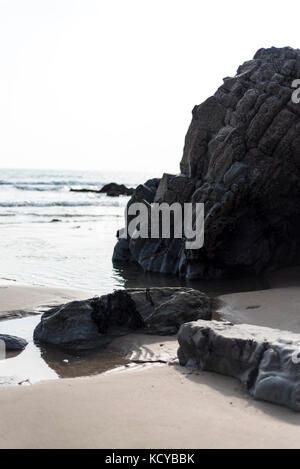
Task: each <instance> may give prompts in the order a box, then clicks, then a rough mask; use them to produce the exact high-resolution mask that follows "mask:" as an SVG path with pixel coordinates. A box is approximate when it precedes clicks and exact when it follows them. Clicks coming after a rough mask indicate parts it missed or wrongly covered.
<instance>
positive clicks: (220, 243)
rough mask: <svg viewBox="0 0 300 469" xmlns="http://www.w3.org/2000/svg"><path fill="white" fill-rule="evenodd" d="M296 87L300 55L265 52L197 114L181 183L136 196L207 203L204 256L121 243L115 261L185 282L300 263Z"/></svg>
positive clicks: (180, 243) (172, 243)
mask: <svg viewBox="0 0 300 469" xmlns="http://www.w3.org/2000/svg"><path fill="white" fill-rule="evenodd" d="M297 78H300V50H298V49H297V50H294V49H291V48H288V47H285V48H280V49H278V48H270V49H261V50H259V51H258V52H257V53H256V54H255V56H254V58H253V60H250V61H247V62H245V63H244V64H243V65H241V66H240V67H239V68H238V70H237V74H236V75H235V76H234V77H227V78H225V79H224V83H223V85H222V86H220V88H219V89H218V90H217V91H216V93H215V94H214V95H213V96H211V97H210V98H208V99H207V100H206V101H205V102H204V103H202V104H200V105H198V106H195V107H194V109H193V113H192V115H193V117H192V122H191V125H190V127H189V129H188V132H187V135H186V138H185V145H184V151H183V157H182V160H181V163H180V170H181V174H180V175H177V176H176V175H170V174H165V175H164V176H163V177H162V179H161V180H160V181H159V183H158V184H157V182H155V184H152V185H151V188H150V187H149V184H148V183H146V184H145V186H139V188H138V191H139V193H140V195H136V196H135V195H134V196H133V198H134V197H137V198H138V199H144V200H146V201H147V202H148V203H152V202H154V201H155V202H167V203H172V202H175V201H177V202H180V203H184V202H194V203H196V202H200V203H204V206H205V242H204V246H203V248H201V249H191V250H186V249H185V243H184V240H181V239H139V238H138V239H121V240H119V242H118V243H117V245H116V248H115V251H114V255H113V260H114V261H123V262H124V261H126V262H129V261H135V262H137V263H139V264H140V265H141V266H142V267H143V269H144V270H146V271H155V272H163V273H172V274H178V275H182V276H185V277H187V278H216V277H219V276H222V275H228V274H232V273H240V272H245V273H255V274H258V273H261V272H263V271H265V270H268V269H269V270H273V269H275V268H277V267H281V266H284V265H292V264H296V263H299V262H300V243H299V241H298V240H299V237H300V217H299V215H300V136H299V135H300V134H299V130H300V104H295V103H293V102H292V99H291V98H292V93H293V92H294V91H295V90H294V89H293V88H292V82H293V80H294V79H297ZM141 187H142V188H144V189H141ZM143 191H144V193H143ZM130 203H131V202H129V204H130Z"/></svg>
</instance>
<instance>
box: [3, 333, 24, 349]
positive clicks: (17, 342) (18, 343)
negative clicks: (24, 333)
mask: <svg viewBox="0 0 300 469" xmlns="http://www.w3.org/2000/svg"><path fill="white" fill-rule="evenodd" d="M0 340H2V341H3V342H4V343H5V350H6V351H7V352H19V351H21V350H24V348H25V347H26V345H27V344H28V342H27V341H26V340H25V339H21V338H20V337H16V336H14V335H7V334H0Z"/></svg>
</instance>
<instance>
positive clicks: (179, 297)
mask: <svg viewBox="0 0 300 469" xmlns="http://www.w3.org/2000/svg"><path fill="white" fill-rule="evenodd" d="M211 311H212V300H211V299H210V297H208V296H207V295H205V294H204V293H202V292H200V291H198V290H193V289H192V288H176V287H174V288H171V287H165V288H136V289H128V290H116V291H115V292H114V293H112V294H108V295H103V296H101V297H96V298H91V299H88V300H83V301H73V302H71V303H67V304H65V305H62V306H57V307H55V308H52V309H50V310H49V311H47V312H46V313H45V314H44V315H43V316H42V318H41V322H40V323H39V324H38V326H37V327H36V329H35V331H34V339H35V340H36V341H38V342H40V343H44V344H50V345H55V346H59V347H62V348H65V349H68V350H73V351H78V350H91V349H96V348H101V347H104V346H106V345H108V344H109V343H110V342H111V341H112V339H113V338H115V337H119V336H122V335H126V334H128V333H130V332H132V331H138V332H140V333H144V334H158V335H169V334H176V333H177V331H178V329H179V327H180V326H181V324H183V323H184V322H187V321H192V320H195V319H199V318H201V319H211Z"/></svg>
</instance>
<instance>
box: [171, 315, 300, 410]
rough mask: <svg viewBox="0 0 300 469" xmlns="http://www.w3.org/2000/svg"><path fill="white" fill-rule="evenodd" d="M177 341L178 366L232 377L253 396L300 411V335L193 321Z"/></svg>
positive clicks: (239, 325) (264, 328) (242, 325)
mask: <svg viewBox="0 0 300 469" xmlns="http://www.w3.org/2000/svg"><path fill="white" fill-rule="evenodd" d="M178 340H179V345H180V347H179V350H178V358H179V361H180V364H181V365H183V366H184V365H197V366H198V367H199V368H201V369H202V370H208V371H216V372H217V373H221V374H223V375H228V376H233V377H235V378H238V379H239V380H240V381H241V383H242V384H243V385H244V387H245V388H246V389H247V390H248V391H249V393H250V394H251V395H252V396H253V397H254V398H255V399H260V400H264V401H268V402H272V403H275V404H280V405H284V406H286V407H290V408H291V409H294V410H297V411H300V334H293V333H291V332H287V331H280V330H277V329H270V328H267V327H259V326H251V325H247V324H236V325H233V324H232V323H229V322H217V321H201V320H199V321H195V322H190V323H187V324H184V325H183V326H181V328H180V330H179V338H178Z"/></svg>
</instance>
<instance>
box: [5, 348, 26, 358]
mask: <svg viewBox="0 0 300 469" xmlns="http://www.w3.org/2000/svg"><path fill="white" fill-rule="evenodd" d="M22 351H23V350H14V351H13V352H6V354H5V359H8V358H15V357H17V356H18V355H20V353H22Z"/></svg>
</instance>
